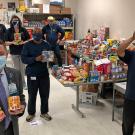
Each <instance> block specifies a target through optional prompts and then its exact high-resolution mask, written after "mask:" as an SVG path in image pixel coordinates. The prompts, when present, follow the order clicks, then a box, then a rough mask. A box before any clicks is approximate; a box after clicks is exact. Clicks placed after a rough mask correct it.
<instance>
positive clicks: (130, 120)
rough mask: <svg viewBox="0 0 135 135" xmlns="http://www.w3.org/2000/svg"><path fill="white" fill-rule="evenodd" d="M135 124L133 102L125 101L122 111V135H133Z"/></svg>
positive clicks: (134, 103) (134, 102)
mask: <svg viewBox="0 0 135 135" xmlns="http://www.w3.org/2000/svg"><path fill="white" fill-rule="evenodd" d="M134 124H135V101H131V100H128V99H125V102H124V110H123V124H122V130H123V135H133V128H134Z"/></svg>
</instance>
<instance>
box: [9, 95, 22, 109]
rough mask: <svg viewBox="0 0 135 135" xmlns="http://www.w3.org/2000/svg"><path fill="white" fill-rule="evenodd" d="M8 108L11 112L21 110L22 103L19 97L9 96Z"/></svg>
mask: <svg viewBox="0 0 135 135" xmlns="http://www.w3.org/2000/svg"><path fill="white" fill-rule="evenodd" d="M8 106H9V110H10V111H16V110H19V109H20V106H21V102H20V97H19V96H9V97H8Z"/></svg>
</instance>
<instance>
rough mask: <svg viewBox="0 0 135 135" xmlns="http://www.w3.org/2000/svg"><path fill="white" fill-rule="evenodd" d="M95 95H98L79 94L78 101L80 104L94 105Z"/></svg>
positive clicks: (89, 93)
mask: <svg viewBox="0 0 135 135" xmlns="http://www.w3.org/2000/svg"><path fill="white" fill-rule="evenodd" d="M97 95H98V94H97V93H92V92H80V95H79V101H80V103H81V104H91V105H96V103H97Z"/></svg>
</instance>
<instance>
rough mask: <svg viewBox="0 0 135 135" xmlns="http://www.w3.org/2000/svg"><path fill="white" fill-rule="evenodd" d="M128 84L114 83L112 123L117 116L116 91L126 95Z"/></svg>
mask: <svg viewBox="0 0 135 135" xmlns="http://www.w3.org/2000/svg"><path fill="white" fill-rule="evenodd" d="M126 84H127V83H126V82H121V83H114V87H113V106H112V121H114V115H115V100H116V99H115V93H116V91H118V92H120V93H121V94H123V95H125V92H126Z"/></svg>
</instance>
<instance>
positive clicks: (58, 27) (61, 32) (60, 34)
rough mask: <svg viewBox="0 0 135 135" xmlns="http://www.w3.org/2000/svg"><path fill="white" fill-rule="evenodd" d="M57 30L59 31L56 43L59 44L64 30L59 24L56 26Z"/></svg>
mask: <svg viewBox="0 0 135 135" xmlns="http://www.w3.org/2000/svg"><path fill="white" fill-rule="evenodd" d="M57 30H58V33H59V36H58V41H57V43H58V44H59V42H60V41H61V40H62V39H63V38H64V36H65V31H64V30H63V29H62V28H61V27H60V26H57Z"/></svg>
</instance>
